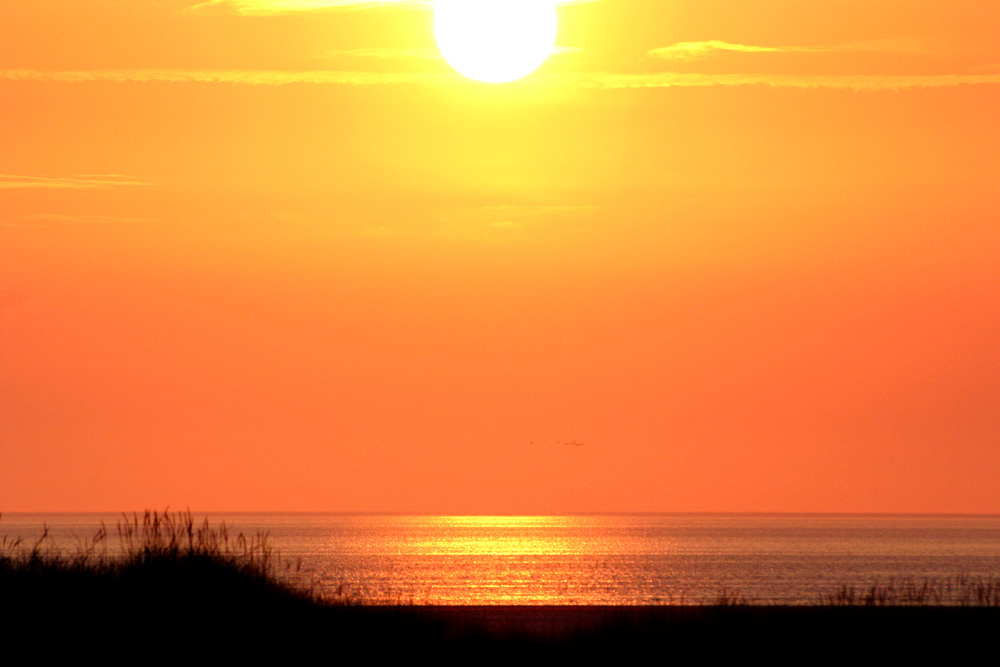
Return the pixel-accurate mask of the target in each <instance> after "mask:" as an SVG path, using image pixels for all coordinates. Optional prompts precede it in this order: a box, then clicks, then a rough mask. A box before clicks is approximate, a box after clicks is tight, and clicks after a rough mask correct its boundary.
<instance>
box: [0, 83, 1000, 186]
mask: <svg viewBox="0 0 1000 667" xmlns="http://www.w3.org/2000/svg"><path fill="white" fill-rule="evenodd" d="M0 80H6V81H41V82H57V83H88V82H117V83H226V84H243V85H261V86H278V85H289V84H332V85H348V86H376V85H422V86H444V85H470V86H483V85H487V84H481V83H477V82H474V81H470V80H468V79H466V78H464V77H462V76H461V75H459V74H457V73H451V72H448V73H425V72H410V73H407V72H362V71H350V70H301V71H290V70H186V69H122V70H63V71H41V70H31V69H15V70H0ZM996 84H1000V73H987V74H932V75H893V74H886V75H881V74H872V75H869V74H864V75H862V74H850V75H836V74H832V75H801V74H698V73H677V72H664V73H653V74H620V73H613V72H590V73H580V74H571V73H562V74H536V75H534V76H532V77H529V78H528V79H525V80H522V81H520V82H514V83H512V84H506V85H512V86H525V87H551V88H570V89H608V90H610V89H629V88H674V87H685V88H690V87H706V86H749V85H764V86H771V87H775V88H830V89H844V90H856V91H880V90H905V89H912V88H942V87H952V86H960V85H996ZM114 184H119V183H114ZM0 187H5V186H4V185H3V184H2V183H0ZM6 187H11V186H6ZM25 187H30V186H25ZM53 187H55V186H53ZM67 187H72V186H67ZM78 187H93V186H78Z"/></svg>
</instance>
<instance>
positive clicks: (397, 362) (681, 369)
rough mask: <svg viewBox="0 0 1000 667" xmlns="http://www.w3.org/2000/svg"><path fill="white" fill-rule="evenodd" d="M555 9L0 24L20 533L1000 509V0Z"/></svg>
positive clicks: (164, 7)
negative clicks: (470, 518)
mask: <svg viewBox="0 0 1000 667" xmlns="http://www.w3.org/2000/svg"><path fill="white" fill-rule="evenodd" d="M195 5H197V6H195ZM558 14H559V20H560V29H559V36H558V41H557V43H558V45H559V47H561V48H560V49H559V52H558V53H557V54H556V55H554V56H553V57H552V58H551V59H550V60H549V61H548V62H547V63H546V64H545V65H543V66H542V67H541V68H540V69H539V70H538V72H536V73H535V74H533V75H531V76H529V77H528V78H526V79H524V80H522V81H520V82H516V83H513V84H505V85H495V86H494V85H487V84H477V83H473V82H470V81H467V80H465V79H462V78H461V77H460V76H459V75H458V74H456V73H454V72H453V71H452V70H451V69H450V68H449V66H448V65H447V64H446V63H445V62H444V61H443V60H441V59H440V58H439V57H438V56H437V51H436V48H435V45H434V39H433V31H432V18H433V14H432V12H431V11H429V9H428V6H427V4H426V3H423V2H370V1H369V2H364V1H363V0H357V1H355V0H339V1H338V0H288V1H286V2H279V1H278V0H214V1H212V2H205V3H202V4H200V5H198V4H197V0H130V1H128V2H121V1H116V0H30V1H29V0H8V1H6V2H4V3H2V4H0V26H3V27H2V28H0V32H2V34H3V39H0V120H2V122H0V511H66V510H109V511H119V510H133V509H142V508H146V507H150V508H162V507H164V506H166V505H170V506H171V507H185V506H189V507H191V508H192V509H193V510H195V511H210V510H323V511H326V510H329V511H401V512H435V513H552V512H586V511H746V512H756V511H796V512H797V511H843V512H855V511H857V512H1000V493H998V492H997V480H998V479H1000V261H998V258H1000V157H998V156H1000V132H998V131H997V110H998V109H1000V48H998V47H997V42H996V35H997V30H998V28H1000V5H998V4H997V3H996V2H995V0H962V1H961V2H955V1H954V0H811V1H810V2H803V1H802V0H742V1H741V2H732V0H597V1H593V2H576V3H571V4H564V5H561V6H560V7H559V9H558ZM566 441H577V442H582V443H585V444H584V445H583V446H580V447H577V446H566V445H565V444H560V443H564V442H566Z"/></svg>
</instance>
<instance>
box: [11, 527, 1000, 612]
mask: <svg viewBox="0 0 1000 667" xmlns="http://www.w3.org/2000/svg"><path fill="white" fill-rule="evenodd" d="M119 519H121V515H115V514H110V515H105V514H92V515H82V514H61V515H59V514H48V515H44V514H36V515H30V514H20V515H18V514H7V513H4V515H3V522H2V524H0V535H8V536H10V537H11V538H18V537H20V538H22V539H25V540H28V542H26V543H30V544H33V543H34V540H36V539H37V538H38V537H39V536H40V535H41V534H42V532H43V531H44V530H48V534H49V537H50V540H51V544H52V546H54V547H61V548H65V549H69V550H70V551H72V550H73V549H76V548H78V545H80V544H81V543H85V542H86V540H88V539H89V538H91V537H92V536H93V535H94V530H95V528H98V527H99V526H100V525H101V523H102V522H104V523H106V524H107V525H108V526H109V527H112V528H113V526H114V525H115V523H116V521H118V520H119ZM211 519H212V522H213V524H215V525H218V524H219V523H223V522H224V523H225V524H226V525H227V526H228V527H229V528H230V529H231V530H230V534H231V535H236V534H238V533H240V532H244V533H246V534H248V535H251V536H252V535H254V534H255V533H257V532H258V531H260V532H263V533H266V534H267V535H268V536H269V543H270V544H271V546H272V547H273V549H274V552H275V553H279V554H281V557H282V558H283V561H282V562H283V563H285V564H291V565H292V568H291V569H290V570H287V571H286V572H287V573H288V576H291V577H293V579H294V580H295V581H296V582H297V583H300V584H305V585H316V586H317V587H318V589H319V590H320V591H321V592H323V593H325V594H327V595H330V596H337V595H346V596H349V597H350V599H351V600H354V601H358V602H365V603H373V604H381V603H399V602H403V603H415V604H440V605H463V604H472V605H504V604H525V605H544V604H558V605H581V604H590V605H655V604H715V603H716V602H717V601H718V599H719V595H720V593H721V592H723V591H729V592H730V593H734V592H735V593H738V594H739V595H741V596H745V597H746V598H747V599H752V600H756V601H759V602H775V603H781V604H815V603H816V602H817V600H819V599H821V596H822V595H828V594H830V593H831V591H836V590H838V589H839V588H840V587H841V586H843V585H851V586H857V587H859V588H860V587H866V586H871V584H872V582H873V581H881V582H889V581H895V582H897V583H899V582H902V581H904V580H905V579H906V578H910V579H911V580H914V581H923V580H924V579H925V578H926V579H930V580H937V581H944V582H948V581H952V579H950V578H953V577H955V576H956V575H959V574H960V575H962V576H964V577H966V578H968V580H969V581H976V579H975V578H976V577H983V578H985V579H983V580H984V581H996V578H997V576H998V575H1000V517H996V516H871V515H738V514H729V515H726V514H645V515H641V514H622V515H582V516H581V515H576V516H534V517H531V516H528V517H524V516H514V517H497V516H457V517H452V516H402V515H384V514H383V515H379V514H329V513H325V514H324V513H289V514H282V513H279V514H256V513H242V514H230V513H227V514H216V515H212V516H211ZM104 546H105V547H107V548H108V550H109V552H110V553H114V552H115V550H116V549H117V548H118V544H117V541H115V540H114V539H111V540H109V542H107V543H105V544H104ZM300 559H301V564H302V569H301V571H298V570H296V569H295V567H294V564H295V563H297V562H299V560H300ZM991 577H992V579H991ZM954 590H955V591H957V592H958V593H956V595H958V594H960V593H961V592H962V591H963V590H965V589H962V588H961V587H957V588H955V589H954ZM953 597H954V596H953ZM952 602H954V603H956V604H959V603H961V599H959V597H954V600H953V601H952Z"/></svg>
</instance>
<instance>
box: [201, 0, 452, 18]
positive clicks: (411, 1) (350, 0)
mask: <svg viewBox="0 0 1000 667" xmlns="http://www.w3.org/2000/svg"><path fill="white" fill-rule="evenodd" d="M432 4H433V0H207V1H206V2H201V3H199V4H197V5H194V6H192V7H189V8H188V9H187V10H185V11H187V12H190V13H192V14H242V15H243V16H273V15H275V14H290V13H296V12H315V11H336V10H364V9H389V8H397V9H398V8H405V7H411V8H414V7H415V8H423V7H428V6H430V5H432Z"/></svg>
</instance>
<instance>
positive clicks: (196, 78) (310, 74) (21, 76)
mask: <svg viewBox="0 0 1000 667" xmlns="http://www.w3.org/2000/svg"><path fill="white" fill-rule="evenodd" d="M0 79H11V80H23V81H55V82H62V83H86V82H90V81H113V82H118V83H152V82H161V83H235V84H247V85H259V86H280V85H285V84H292V83H326V84H341V85H358V86H372V85H383V84H399V83H404V84H422V85H438V84H443V83H447V82H454V81H459V80H461V79H462V77H461V75H459V74H455V73H450V72H447V73H441V74H434V73H422V72H411V73H407V72H357V71H350V70H190V69H123V70H64V71H53V72H43V71H39V70H0Z"/></svg>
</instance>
